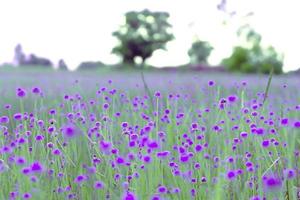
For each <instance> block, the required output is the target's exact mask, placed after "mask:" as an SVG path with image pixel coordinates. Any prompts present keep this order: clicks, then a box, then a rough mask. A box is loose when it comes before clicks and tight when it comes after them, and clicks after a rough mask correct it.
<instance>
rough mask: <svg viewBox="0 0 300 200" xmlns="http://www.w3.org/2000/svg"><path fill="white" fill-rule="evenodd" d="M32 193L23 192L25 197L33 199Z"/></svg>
mask: <svg viewBox="0 0 300 200" xmlns="http://www.w3.org/2000/svg"><path fill="white" fill-rule="evenodd" d="M31 197H32V195H31V194H30V193H28V192H27V193H24V194H23V199H31Z"/></svg>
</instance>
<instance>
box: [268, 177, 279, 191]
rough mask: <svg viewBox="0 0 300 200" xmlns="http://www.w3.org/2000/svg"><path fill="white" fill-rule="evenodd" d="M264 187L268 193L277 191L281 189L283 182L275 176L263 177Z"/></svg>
mask: <svg viewBox="0 0 300 200" xmlns="http://www.w3.org/2000/svg"><path fill="white" fill-rule="evenodd" d="M263 186H264V188H265V189H266V190H268V191H270V190H271V191H276V190H279V189H281V187H282V181H281V179H280V178H278V177H275V176H264V177H263Z"/></svg>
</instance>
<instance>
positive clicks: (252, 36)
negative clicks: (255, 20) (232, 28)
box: [222, 25, 283, 74]
mask: <svg viewBox="0 0 300 200" xmlns="http://www.w3.org/2000/svg"><path fill="white" fill-rule="evenodd" d="M237 34H238V36H239V37H240V38H241V40H242V43H243V45H242V46H237V47H234V49H233V52H232V54H231V56H230V57H229V58H226V59H224V60H223V61H222V64H223V65H224V66H225V67H226V68H227V69H228V70H229V71H239V72H244V73H264V74H267V73H270V71H271V69H272V68H274V73H275V74H280V73H282V65H283V56H282V55H280V54H278V53H277V52H276V50H275V49H274V48H273V47H268V48H263V47H262V46H261V35H260V34H258V33H257V32H255V31H254V30H253V29H252V28H251V27H250V26H248V25H246V26H243V27H241V28H240V29H239V30H238V32H237Z"/></svg>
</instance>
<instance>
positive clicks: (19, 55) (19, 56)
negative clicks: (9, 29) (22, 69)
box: [13, 44, 26, 66]
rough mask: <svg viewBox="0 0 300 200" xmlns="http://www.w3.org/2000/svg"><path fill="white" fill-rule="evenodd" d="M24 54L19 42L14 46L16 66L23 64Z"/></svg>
mask: <svg viewBox="0 0 300 200" xmlns="http://www.w3.org/2000/svg"><path fill="white" fill-rule="evenodd" d="M25 59H26V56H25V54H24V52H23V48H22V45H21V44H17V46H16V47H15V55H14V61H13V62H14V64H15V65H16V66H20V65H23V64H24V63H25Z"/></svg>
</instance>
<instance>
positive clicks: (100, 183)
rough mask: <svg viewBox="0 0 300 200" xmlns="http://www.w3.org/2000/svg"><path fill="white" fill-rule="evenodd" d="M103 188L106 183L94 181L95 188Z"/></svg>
mask: <svg viewBox="0 0 300 200" xmlns="http://www.w3.org/2000/svg"><path fill="white" fill-rule="evenodd" d="M103 188H104V183H103V182H101V181H96V182H95V183H94V189H96V190H100V189H103Z"/></svg>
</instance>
